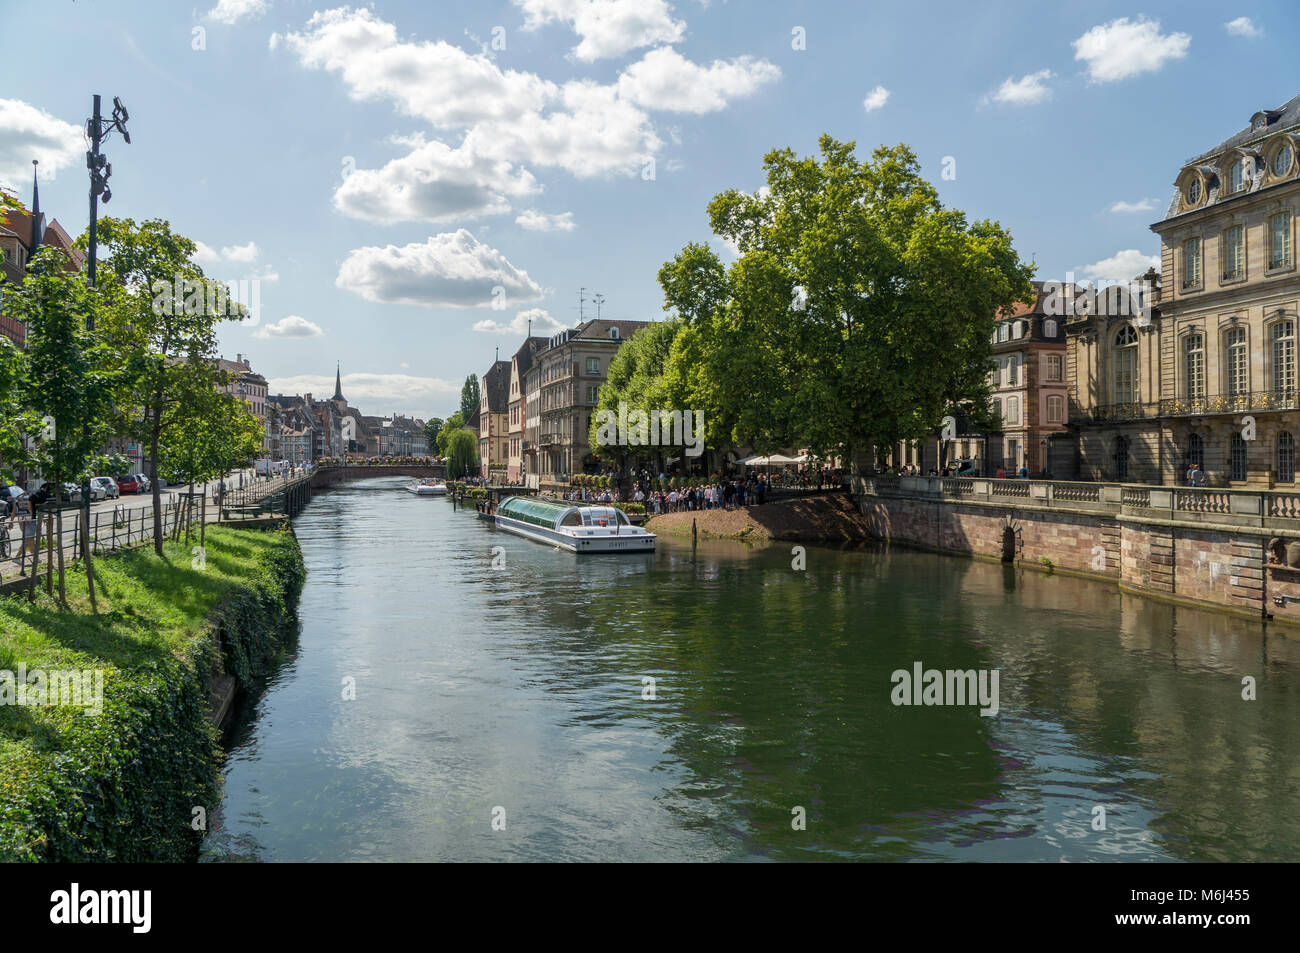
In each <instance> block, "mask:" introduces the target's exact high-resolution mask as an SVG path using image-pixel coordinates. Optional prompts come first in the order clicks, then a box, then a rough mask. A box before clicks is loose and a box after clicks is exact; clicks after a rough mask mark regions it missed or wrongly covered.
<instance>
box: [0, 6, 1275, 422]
mask: <svg viewBox="0 0 1300 953" xmlns="http://www.w3.org/2000/svg"><path fill="white" fill-rule="evenodd" d="M1240 15H1241V16H1243V17H1248V19H1246V20H1244V21H1243V20H1238V19H1237V17H1238V13H1237V11H1234V10H1232V9H1231V8H1230V7H1224V6H1222V5H1220V4H1200V3H1143V4H1140V5H1134V4H1132V3H1106V2H1102V3H1087V4H1082V3H1071V4H1044V3H1041V2H1024V3H1020V2H1015V3H1012V2H1006V3H987V4H985V3H981V4H971V3H966V2H943V3H940V2H928V3H927V2H922V0H915V2H911V3H906V4H886V3H871V4H864V3H830V2H823V3H792V2H788V0H787V2H773V3H767V2H758V0H754V2H743V0H730V2H724V0H712V2H708V3H701V2H699V0H676V2H671V3H670V2H667V0H502V2H482V0H480V2H450V0H425V2H390V0H383V2H375V3H372V4H370V5H369V6H354V7H350V8H349V7H343V6H335V5H330V4H321V3H307V2H302V0H205V2H204V3H202V4H200V5H198V6H196V7H188V6H185V5H182V4H178V3H165V2H149V0H137V2H133V3H121V4H108V3H93V2H72V0H46V2H43V3H36V4H32V3H29V4H21V5H13V6H12V7H10V8H8V9H6V11H5V23H6V34H7V36H9V37H11V38H13V40H14V42H11V43H9V44H8V65H9V75H7V76H6V77H5V82H4V83H3V86H0V181H4V182H7V183H10V184H12V183H14V182H15V181H17V182H18V184H19V185H20V188H19V195H20V196H21V197H22V198H24V200H26V199H27V198H29V197H30V170H31V165H30V161H31V159H32V158H33V157H39V158H41V159H42V169H43V171H44V173H46V174H45V175H43V178H42V185H41V200H42V201H41V204H42V208H43V210H44V211H45V212H46V214H47V216H52V217H57V218H58V219H59V220H60V222H61V223H63V224H64V226H65V227H66V228H67V229H68V231H69V232H72V233H73V234H74V235H75V234H79V233H80V232H81V231H83V230H84V229H85V226H86V183H85V168H84V158H83V155H82V153H83V151H84V148H85V147H84V145H82V142H81V136H80V131H79V127H80V125H81V124H82V123H83V122H84V120H85V118H86V117H87V116H88V115H89V108H90V95H91V93H93V92H99V93H101V94H103V96H104V97H105V102H106V104H107V103H110V102H111V99H112V97H113V96H119V97H121V99H122V101H123V102H124V103H125V104H126V105H127V107H128V109H129V110H130V122H129V129H130V132H131V136H132V144H131V145H129V146H127V145H125V144H123V143H122V142H121V141H120V140H119V139H116V138H115V139H114V140H113V141H112V142H110V143H109V144H108V145H107V146H106V152H107V153H108V155H109V157H110V160H111V161H112V163H113V177H112V180H111V186H112V190H113V201H112V203H111V204H110V206H109V207H108V209H107V212H108V213H109V214H113V215H122V216H130V217H133V218H136V219H144V218H152V217H161V218H165V219H167V220H169V221H170V222H171V223H172V226H173V228H175V229H176V230H178V231H180V232H181V233H183V234H185V235H188V236H189V237H191V238H193V239H194V240H196V241H198V242H201V243H202V245H203V248H202V255H201V259H200V261H201V263H202V264H203V265H204V268H205V270H206V271H207V272H208V274H210V275H212V276H214V277H218V278H223V279H248V280H252V279H254V278H256V279H258V280H259V281H260V305H261V313H260V319H259V322H258V324H257V325H256V326H246V325H229V326H227V327H226V328H225V329H224V331H223V334H222V341H221V343H222V350H223V352H224V353H225V354H226V356H228V357H233V356H234V355H235V354H236V353H243V354H247V355H249V356H250V357H251V359H252V362H253V366H254V367H255V368H256V369H257V370H259V371H261V372H262V373H264V374H265V375H266V376H267V377H268V378H269V379H270V381H271V385H272V388H273V391H276V390H286V391H290V392H303V391H309V390H310V391H313V392H314V393H316V394H319V393H321V392H328V391H332V388H333V376H334V366H335V362H336V361H341V362H342V366H343V374H344V392H345V394H346V395H347V396H348V397H349V399H351V400H352V401H353V402H354V403H355V404H358V405H359V406H361V407H362V409H363V410H364V411H365V412H367V413H376V414H388V413H391V412H394V411H398V412H406V413H416V414H420V415H428V414H436V415H438V416H446V415H447V414H449V413H450V412H451V411H452V410H453V409H455V407H456V406H457V403H458V394H459V389H460V385H461V382H462V381H463V380H464V377H465V375H466V374H468V373H471V372H474V373H479V374H481V373H482V372H483V371H484V370H485V369H486V368H487V367H488V365H489V364H490V362H491V361H492V359H493V357H494V355H495V350H496V348H498V347H499V348H500V351H501V354H502V356H503V357H507V356H509V355H510V354H511V353H513V351H514V350H515V349H517V347H518V346H519V344H520V342H521V341H522V336H523V335H522V332H516V331H513V330H509V329H510V328H511V327H512V325H513V326H515V327H521V326H522V322H523V321H524V320H526V317H527V316H528V315H529V314H531V315H532V317H533V318H534V322H535V323H534V328H535V331H536V330H537V329H540V330H542V331H545V332H549V331H551V330H553V329H554V328H556V327H558V326H560V325H571V324H573V323H574V322H576V320H577V319H578V289H579V288H580V287H584V286H585V287H586V288H587V289H588V290H589V292H588V293H589V294H591V293H594V292H599V293H601V294H602V295H603V296H604V302H603V305H602V310H601V314H602V316H604V317H612V318H629V319H657V318H659V317H661V316H662V314H663V312H662V299H661V296H660V293H659V288H658V285H657V283H656V281H655V275H656V273H657V271H658V269H659V266H660V265H661V264H662V263H663V262H664V261H665V260H667V259H668V258H670V257H672V255H673V254H675V253H676V251H677V250H678V249H680V248H681V246H682V245H684V244H685V243H686V242H688V241H693V240H694V241H699V240H705V239H708V238H710V237H711V236H710V233H709V231H708V224H707V219H706V216H705V211H704V210H705V206H706V204H707V202H708V200H709V199H710V198H711V197H712V196H713V195H714V194H716V193H717V192H720V191H722V190H723V189H726V188H729V187H737V188H741V189H745V190H753V189H756V188H758V187H759V186H760V185H762V180H761V167H760V164H761V159H762V156H763V154H764V153H765V152H766V151H768V150H769V149H772V148H776V147H785V146H789V147H791V148H793V149H795V150H796V151H798V152H800V153H810V152H812V151H814V150H815V147H816V142H817V138H818V136H819V135H820V134H821V133H823V132H829V133H831V134H832V135H834V136H836V137H837V138H840V139H852V140H855V141H856V142H857V143H858V147H859V153H860V155H862V156H864V157H865V155H866V154H867V153H868V152H869V150H870V149H871V148H873V147H874V146H876V145H878V144H881V143H887V144H894V143H898V142H906V143H908V144H909V145H911V146H912V147H913V148H914V149H915V150H916V152H917V154H918V156H919V158H920V160H921V163H922V168H923V172H924V174H925V175H926V176H927V177H928V178H930V179H931V180H932V181H933V182H934V183H935V184H936V185H937V186H938V187H939V189H940V194H941V196H942V198H943V200H944V202H945V203H947V204H948V205H951V206H956V207H958V208H961V209H963V210H965V211H966V212H967V214H968V215H969V216H970V217H971V218H984V217H988V218H995V219H998V220H1000V221H1001V222H1002V223H1003V224H1004V225H1005V226H1007V227H1008V228H1009V229H1010V230H1011V233H1012V235H1013V236H1014V237H1015V241H1016V246H1017V249H1018V250H1019V252H1020V254H1021V255H1022V256H1023V257H1025V258H1033V259H1034V260H1036V261H1037V263H1038V265H1039V277H1042V278H1054V277H1055V278H1063V277H1065V274H1066V272H1067V271H1075V272H1076V274H1077V275H1078V277H1087V276H1089V275H1091V276H1093V277H1098V278H1128V277H1131V276H1132V275H1134V274H1136V273H1137V272H1138V271H1140V270H1142V269H1143V268H1144V267H1145V264H1144V259H1145V258H1147V257H1151V256H1155V255H1156V254H1157V253H1158V251H1159V244H1158V242H1157V240H1156V237H1155V235H1154V234H1153V233H1152V232H1151V231H1150V230H1149V228H1148V226H1149V224H1150V223H1151V222H1152V221H1155V220H1156V219H1157V218H1158V217H1159V216H1160V214H1161V213H1162V210H1163V208H1164V205H1165V204H1166V202H1167V201H1168V198H1169V196H1170V193H1171V189H1172V184H1171V183H1172V182H1173V179H1174V177H1175V176H1176V175H1177V173H1178V172H1179V170H1180V168H1181V163H1182V162H1183V161H1184V160H1185V159H1186V158H1188V157H1190V156H1192V155H1195V154H1196V153H1199V152H1201V151H1203V150H1205V149H1208V148H1210V147H1212V146H1214V145H1215V144H1217V143H1218V142H1220V141H1221V140H1223V139H1225V138H1227V137H1228V136H1229V135H1231V134H1232V133H1234V132H1236V131H1237V130H1238V129H1240V128H1242V127H1244V126H1245V125H1246V124H1247V123H1248V121H1249V118H1250V115H1251V114H1252V113H1253V112H1255V111H1256V110H1257V109H1262V108H1272V107H1275V106H1278V105H1280V104H1281V103H1283V102H1285V101H1286V100H1288V99H1290V98H1291V97H1292V96H1293V95H1295V94H1296V93H1297V92H1300V81H1297V77H1296V74H1295V71H1294V69H1293V68H1289V66H1290V65H1291V64H1293V63H1294V59H1295V53H1294V51H1295V49H1296V48H1297V41H1298V40H1300V13H1297V10H1296V8H1295V4H1294V0H1290V2H1288V0H1280V2H1267V0H1263V2H1258V3H1255V4H1252V5H1251V6H1250V8H1249V10H1248V11H1246V10H1244V9H1243V11H1242V12H1241V14H1240ZM1230 21H1233V22H1230ZM801 40H802V43H801V42H800V41H801ZM800 45H802V47H803V48H802V49H797V48H796V47H798V46H800ZM1233 77H1240V79H1233ZM945 157H951V159H952V162H950V163H949V165H948V168H949V170H950V171H951V172H953V173H955V174H954V175H953V177H951V178H944V177H943V172H944V168H945V164H944V163H945ZM650 159H653V167H651V165H650V161H649V160H650ZM1117 203H1127V206H1129V207H1131V208H1132V210H1125V205H1118V207H1117ZM721 250H722V251H723V252H724V255H725V256H729V255H730V253H729V252H727V250H726V249H721ZM1134 266H1137V267H1134ZM494 305H496V306H494ZM500 306H503V307H500ZM591 307H592V306H591V305H589V308H591ZM521 314H522V315H524V316H525V317H524V318H521V317H520V315H521ZM589 316H594V310H593V311H590V312H589ZM503 329H504V331H503Z"/></svg>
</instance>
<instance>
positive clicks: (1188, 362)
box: [1183, 334, 1205, 397]
mask: <svg viewBox="0 0 1300 953" xmlns="http://www.w3.org/2000/svg"><path fill="white" fill-rule="evenodd" d="M1183 386H1184V389H1185V391H1186V393H1187V396H1188V397H1204V396H1205V338H1204V337H1202V336H1201V335H1199V334H1189V335H1187V337H1185V338H1184V339H1183Z"/></svg>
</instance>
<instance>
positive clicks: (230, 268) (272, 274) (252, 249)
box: [192, 241, 280, 282]
mask: <svg viewBox="0 0 1300 953" xmlns="http://www.w3.org/2000/svg"><path fill="white" fill-rule="evenodd" d="M261 254H262V250H261V249H260V248H258V247H257V243H256V242H252V241H250V242H248V243H247V244H244V245H225V246H223V247H222V248H221V250H220V251H218V250H217V249H215V248H213V247H212V246H210V245H208V244H207V243H205V242H201V241H195V242H194V254H193V256H192V257H193V259H194V260H195V261H196V262H198V264H199V265H200V266H202V268H203V270H204V272H205V273H208V276H209V277H215V278H217V279H218V280H219V281H229V282H233V281H237V280H244V281H247V280H250V279H254V278H255V279H257V280H258V281H268V282H270V281H279V280H280V274H279V272H277V271H276V270H275V269H274V268H272V267H271V266H270V265H263V266H262V267H261V269H260V270H258V269H256V268H254V267H253V265H254V264H255V263H256V261H257V259H258V257H259V256H260V255H261ZM236 266H238V267H236ZM222 268H224V269H225V270H226V271H227V274H226V275H224V276H223V275H218V274H216V272H217V271H218V269H222ZM235 271H238V274H237V276H234V277H232V276H231V274H230V272H235Z"/></svg>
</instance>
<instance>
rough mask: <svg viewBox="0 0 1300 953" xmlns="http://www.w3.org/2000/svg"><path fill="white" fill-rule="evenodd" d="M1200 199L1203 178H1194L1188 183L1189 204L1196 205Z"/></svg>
mask: <svg viewBox="0 0 1300 953" xmlns="http://www.w3.org/2000/svg"><path fill="white" fill-rule="evenodd" d="M1200 200H1201V180H1200V179H1192V181H1191V182H1189V183H1188V184H1187V204H1188V205H1195V204H1196V203H1197V202H1199V201H1200Z"/></svg>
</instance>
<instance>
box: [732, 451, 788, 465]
mask: <svg viewBox="0 0 1300 953" xmlns="http://www.w3.org/2000/svg"><path fill="white" fill-rule="evenodd" d="M802 462H803V461H802V460H800V459H798V458H796V457H787V456H784V455H782V454H779V453H774V454H772V455H771V456H770V457H746V458H745V459H744V460H741V461H740V463H741V464H742V465H743V466H747V467H783V466H785V465H786V464H787V463H802Z"/></svg>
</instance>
